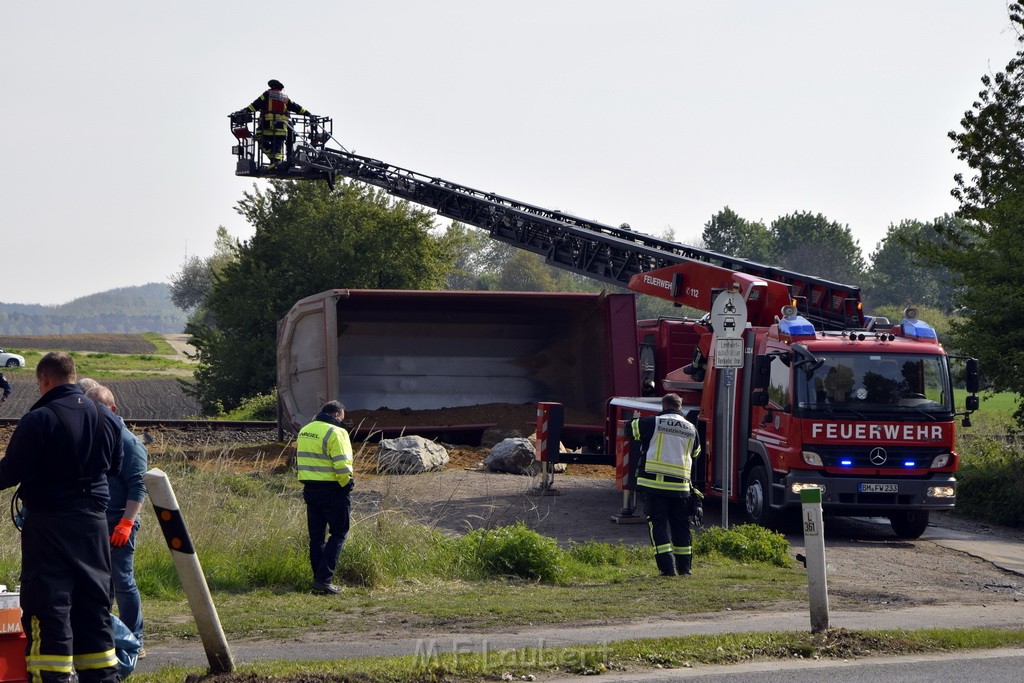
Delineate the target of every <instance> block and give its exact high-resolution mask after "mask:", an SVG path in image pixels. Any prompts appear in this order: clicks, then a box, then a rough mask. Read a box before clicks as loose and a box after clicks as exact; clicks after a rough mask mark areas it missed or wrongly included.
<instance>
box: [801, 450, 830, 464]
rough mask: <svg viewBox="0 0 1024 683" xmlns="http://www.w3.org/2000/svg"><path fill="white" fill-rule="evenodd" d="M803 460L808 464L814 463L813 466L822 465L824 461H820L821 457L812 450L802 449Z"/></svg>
mask: <svg viewBox="0 0 1024 683" xmlns="http://www.w3.org/2000/svg"><path fill="white" fill-rule="evenodd" d="M803 456H804V462H805V463H807V464H808V465H814V466H815V467H824V466H825V463H823V462H822V461H821V457H820V456H819V455H818V454H817V453H815V452H814V451H804V453H803Z"/></svg>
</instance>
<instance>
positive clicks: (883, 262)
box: [171, 4, 1024, 417]
mask: <svg viewBox="0 0 1024 683" xmlns="http://www.w3.org/2000/svg"><path fill="white" fill-rule="evenodd" d="M1009 10H1010V19H1011V22H1012V24H1013V25H1014V27H1015V28H1017V29H1018V35H1020V34H1021V31H1020V29H1022V28H1024V19H1022V17H1024V12H1022V10H1021V8H1020V5H1017V4H1013V5H1011V6H1010V8H1009ZM1022 74H1024V51H1021V52H1018V53H1017V55H1016V57H1015V58H1014V59H1013V60H1012V61H1011V62H1010V64H1009V65H1008V66H1007V67H1006V70H1005V72H1001V73H998V74H996V75H995V76H994V77H990V76H984V77H983V78H982V83H983V86H984V89H983V90H982V91H981V92H980V93H979V97H978V100H977V101H976V102H974V103H973V104H972V107H971V109H970V110H969V111H967V112H966V113H965V114H964V117H963V119H962V120H961V122H960V123H961V128H962V130H960V131H954V132H951V133H950V138H951V140H952V141H953V143H954V148H953V152H954V153H955V154H956V155H957V157H958V158H960V159H961V160H963V161H964V162H965V163H966V164H967V166H968V167H969V168H970V169H971V171H972V174H971V175H970V176H969V177H964V176H957V177H955V178H954V188H953V195H954V197H956V199H957V200H958V201H959V203H960V208H959V210H958V211H957V213H956V215H946V216H941V217H938V218H934V219H931V220H925V221H921V220H914V219H908V220H901V221H900V222H898V223H893V224H891V225H890V226H889V227H888V230H887V232H886V235H885V237H884V238H883V239H882V240H881V241H880V242H879V243H878V244H877V245H875V247H874V249H873V250H872V251H871V252H870V254H869V255H868V257H867V258H865V257H864V255H863V253H862V251H861V247H860V245H859V243H858V241H857V240H856V239H855V238H854V236H853V233H852V232H851V230H850V228H849V226H847V225H844V224H842V223H841V222H838V221H836V220H833V219H831V218H829V217H826V216H824V215H822V214H821V213H815V212H813V211H796V212H793V213H790V214H787V215H785V216H780V217H778V218H776V219H774V220H773V221H771V222H770V223H764V222H761V221H759V220H751V219H749V218H745V217H742V216H739V215H738V214H737V213H736V212H735V211H733V210H732V209H731V208H729V207H728V206H726V207H723V208H722V209H721V210H720V211H718V212H717V213H715V214H714V215H712V216H711V217H710V219H709V220H708V221H707V223H705V225H704V231H703V233H702V235H701V241H702V244H700V245H695V246H701V247H703V248H706V249H709V250H712V251H716V252H720V253H722V254H726V255H729V256H739V257H743V258H747V259H750V260H752V261H757V262H761V263H764V264H767V265H773V266H777V267H781V268H785V269H788V270H793V271H796V272H800V273H805V274H808V275H814V276H818V277H821V278H823V279H828V280H832V281H836V282H842V283H844V284H851V285H858V286H860V287H861V289H862V292H863V298H864V300H865V303H866V306H867V308H868V310H872V309H876V310H877V309H881V310H882V311H883V312H885V313H888V311H886V310H885V309H886V308H889V309H893V310H898V309H899V308H902V307H903V306H905V305H910V304H914V305H917V306H924V307H927V308H930V309H934V310H935V311H937V312H940V313H942V314H950V318H949V320H948V321H942V323H941V327H942V329H941V330H940V333H943V334H946V333H948V337H949V338H948V341H947V345H951V346H952V347H953V348H956V349H958V350H960V351H962V352H964V353H967V354H970V355H974V356H976V357H978V358H980V359H981V360H982V363H983V367H985V368H986V377H987V379H988V380H989V381H990V384H991V386H992V388H993V389H996V390H1010V391H1015V392H1017V393H1018V394H1020V393H1024V362H1022V361H1024V338H1022V337H1024V325H1022V324H1021V321H1022V320H1024V315H1021V314H1022V313H1024V311H1022V310H1020V309H1021V308H1022V307H1024V299H1022V297H1020V296H1019V290H1018V288H1017V285H1018V284H1021V279H1022V278H1024V275H1022V273H1024V269H1022V268H1021V267H1020V266H1021V264H1022V260H1024V259H1022V256H1024V240H1022V239H1021V234H1020V232H1021V226H1022V225H1024V192H1022V189H1024V187H1022V185H1024V163H1022V162H1024V147H1022V145H1024V143H1022V135H1024V126H1021V125H1020V121H1021V120H1024V104H1022V99H1024V98H1022V96H1024V76H1022ZM236 211H237V212H238V213H239V214H241V215H242V216H243V217H244V218H245V219H246V220H247V221H248V222H249V223H250V225H252V226H253V228H254V230H255V232H254V235H253V237H252V238H250V239H249V240H246V241H244V242H240V241H237V240H233V239H232V238H231V237H230V236H229V235H228V234H227V231H226V230H224V229H223V228H219V229H218V232H217V237H216V242H215V246H216V249H215V253H214V255H213V256H211V257H209V258H207V259H199V258H193V259H191V260H190V261H189V262H187V263H186V264H185V266H184V267H183V268H182V271H181V272H180V273H178V274H177V275H176V276H175V277H174V278H173V279H172V283H171V299H172V301H173V302H174V303H175V304H176V305H178V306H179V307H181V308H182V309H184V310H187V311H189V313H190V317H189V322H188V327H187V331H188V332H190V333H191V334H192V336H193V343H194V345H195V346H196V348H197V349H198V350H199V366H198V367H199V369H198V371H197V373H196V380H195V383H194V385H193V386H192V387H191V389H190V391H191V392H192V394H193V396H195V398H197V399H198V400H199V402H200V403H201V405H202V406H203V408H204V410H206V411H208V412H217V411H219V410H224V409H231V408H234V407H236V406H237V405H238V403H239V402H240V401H242V400H243V399H245V398H247V397H251V396H254V395H257V394H261V393H266V392H268V391H270V390H271V389H272V388H273V387H274V384H275V379H276V378H275V345H276V325H277V321H278V320H280V319H281V318H282V317H283V316H284V315H285V314H286V313H287V311H288V310H289V308H290V307H291V306H292V304H294V303H295V302H296V301H298V300H299V299H301V298H303V297H306V296H308V295H310V294H314V293H316V292H320V291H323V290H326V289H331V288H335V287H345V288H369V289H444V288H448V289H475V290H512V291H517V290H518V291H600V290H601V289H602V288H605V286H604V285H601V284H600V283H595V282H594V281H591V280H589V279H587V278H585V277H584V276H581V275H578V274H574V273H570V272H567V271H564V270H560V269H555V268H551V267H549V266H547V265H545V263H544V261H543V259H542V258H541V257H539V256H537V255H535V254H532V253H529V252H525V251H522V250H519V249H516V248H514V247H512V246H510V245H507V244H503V243H500V242H497V241H494V240H490V239H489V238H488V236H487V235H486V233H484V232H483V231H479V230H476V229H474V228H467V227H466V226H463V225H460V224H454V225H452V226H450V227H449V228H447V229H441V228H439V227H438V226H437V225H436V224H435V222H434V216H433V214H432V213H431V212H428V211H427V210H425V209H422V208H419V207H416V206H414V205H411V204H409V203H408V202H405V201H400V200H395V199H392V198H389V197H388V196H387V195H386V194H384V193H383V192H382V191H380V190H375V189H372V188H368V187H366V186H363V185H360V184H358V183H354V182H341V183H338V184H337V186H336V188H335V189H333V190H332V189H330V188H328V187H326V186H325V185H324V184H320V183H308V182H301V181H299V182H296V181H291V182H288V181H271V182H270V183H269V185H268V186H267V188H266V189H263V190H261V189H258V188H254V189H253V191H252V192H249V193H245V195H244V196H243V198H242V199H241V200H240V201H239V202H238V204H237V206H236ZM662 237H663V238H665V239H668V240H670V241H675V239H674V235H672V233H671V231H669V232H668V233H666V234H665V235H662ZM638 313H639V315H640V317H654V316H657V315H678V313H679V309H673V308H672V307H671V305H670V304H668V302H662V301H656V300H652V299H650V297H644V296H640V297H638ZM890 315H892V313H890ZM897 317H898V314H897ZM947 330H948V332H947ZM1018 417H1024V414H1021V413H1020V412H1019V414H1018Z"/></svg>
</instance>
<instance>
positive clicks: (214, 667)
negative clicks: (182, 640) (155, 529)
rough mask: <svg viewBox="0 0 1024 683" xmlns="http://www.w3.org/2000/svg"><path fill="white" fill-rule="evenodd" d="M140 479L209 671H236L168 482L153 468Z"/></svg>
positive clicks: (165, 476)
mask: <svg viewBox="0 0 1024 683" xmlns="http://www.w3.org/2000/svg"><path fill="white" fill-rule="evenodd" d="M142 480H143V482H144V483H145V484H146V490H147V491H148V493H149V499H150V500H151V501H152V502H153V509H154V510H155V511H156V518H157V520H158V521H159V522H160V529H161V530H162V531H163V533H164V539H165V540H166V541H167V547H168V548H170V550H171V558H172V559H173V560H174V568H175V569H176V570H177V572H178V579H179V580H180V581H181V587H182V588H183V589H184V590H185V597H186V598H188V604H189V607H190V608H191V609H192V616H193V617H194V618H195V620H196V626H197V627H198V629H199V637H200V639H201V640H202V641H203V649H205V650H206V659H207V661H208V662H209V663H210V672H211V673H214V674H221V673H231V672H232V671H234V668H235V663H234V660H232V658H231V649H230V648H229V647H228V641H227V638H226V637H225V636H224V629H223V628H221V625H220V618H219V617H218V616H217V608H216V607H214V605H213V598H212V597H211V596H210V588H209V586H207V585H206V576H205V575H204V574H203V568H202V566H200V564H199V557H198V556H197V555H196V550H195V548H194V547H193V546H192V539H191V538H190V537H189V535H188V528H187V527H186V526H185V519H184V517H182V516H181V510H180V509H179V508H178V499H177V498H175V497H174V489H173V488H171V482H170V480H168V478H167V475H166V474H164V472H163V471H162V470H159V469H156V468H154V469H151V470H150V471H149V472H146V474H144V475H143V476H142Z"/></svg>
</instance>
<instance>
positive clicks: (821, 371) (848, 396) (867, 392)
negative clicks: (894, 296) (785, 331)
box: [794, 353, 953, 419]
mask: <svg viewBox="0 0 1024 683" xmlns="http://www.w3.org/2000/svg"><path fill="white" fill-rule="evenodd" d="M815 356H816V357H817V358H818V359H819V360H823V361H824V362H823V363H822V364H821V367H819V368H818V369H816V370H815V371H814V372H813V373H811V374H810V375H809V376H808V373H807V372H805V371H804V369H803V368H800V367H796V368H794V373H795V374H794V384H795V385H796V392H795V397H796V407H797V410H799V411H806V412H827V413H835V412H844V411H845V412H850V413H853V414H854V415H857V414H862V413H865V412H871V413H877V412H879V411H884V412H886V413H903V412H905V413H908V416H909V415H914V414H916V415H920V414H921V413H924V414H925V415H928V416H929V417H930V418H932V419H934V418H937V417H938V414H949V413H951V412H952V411H953V404H952V393H953V392H952V387H951V384H950V378H949V371H948V366H947V365H946V359H945V356H940V355H910V354H902V353H889V354H886V353H835V354H815Z"/></svg>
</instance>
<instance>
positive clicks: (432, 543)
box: [0, 452, 805, 642]
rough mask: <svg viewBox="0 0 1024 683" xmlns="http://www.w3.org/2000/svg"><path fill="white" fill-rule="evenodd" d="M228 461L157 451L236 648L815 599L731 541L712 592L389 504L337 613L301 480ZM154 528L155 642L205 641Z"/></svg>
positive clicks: (587, 549) (352, 543)
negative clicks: (734, 553)
mask: <svg viewBox="0 0 1024 683" xmlns="http://www.w3.org/2000/svg"><path fill="white" fill-rule="evenodd" d="M223 455H224V457H223V458H221V459H216V460H213V461H212V462H210V461H207V462H198V461H196V460H194V459H193V458H192V457H191V456H188V455H186V454H184V453H182V452H172V453H170V454H157V453H152V454H151V461H150V465H151V466H152V467H159V468H160V469H162V470H163V471H164V472H166V473H167V474H168V477H169V480H170V482H171V484H172V486H173V487H174V489H175V491H176V492H177V493H176V495H177V499H178V502H179V505H180V506H181V509H182V514H183V517H184V519H185V522H186V524H187V525H188V527H189V529H190V534H191V536H192V539H193V542H194V544H195V546H196V549H197V553H198V558H199V560H200V562H201V563H202V566H203V569H204V573H205V575H206V579H207V583H208V584H209V586H210V589H211V592H212V593H213V595H214V597H215V600H216V602H217V606H218V611H219V612H220V615H221V619H222V621H223V624H224V628H225V632H226V633H228V634H229V635H231V636H233V637H244V636H264V637H286V636H287V635H288V634H289V633H293V632H294V631H295V630H296V629H298V630H303V631H324V632H334V631H339V630H343V631H345V632H349V633H351V632H360V631H362V632H367V631H371V630H373V629H376V628H379V626H380V623H381V619H382V618H384V617H383V616H382V615H386V619H387V620H388V621H394V622H402V621H404V623H407V624H410V625H413V626H416V627H423V628H430V627H434V626H438V625H443V624H445V623H450V622H452V621H455V622H458V623H459V624H460V625H464V626H465V627H467V628H489V627H494V626H497V625H506V626H507V625H509V624H531V623H532V624H538V623H547V624H558V623H566V622H576V621H581V620H582V621H588V620H604V619H618V618H621V619H628V618H632V617H635V616H636V614H638V613H640V614H666V615H672V614H684V613H694V612H703V611H717V610H724V609H748V608H752V607H754V606H756V605H762V604H769V603H777V602H779V601H793V600H801V599H802V596H803V592H804V589H803V586H804V583H805V578H804V574H803V571H802V570H798V569H796V568H793V567H791V566H789V564H790V563H789V562H788V560H786V561H778V560H779V558H778V557H774V558H770V560H771V562H774V564H771V563H764V564H763V563H757V562H752V563H746V564H744V563H741V562H739V561H737V560H736V559H733V558H732V557H730V553H731V551H730V549H729V544H727V543H724V542H719V543H710V544H708V543H705V544H704V545H703V546H701V545H700V544H699V543H698V553H697V555H696V565H697V567H698V571H700V573H701V581H700V583H699V584H698V583H695V582H690V583H687V582H676V583H673V582H665V581H663V580H661V578H660V577H658V576H657V575H656V574H657V572H656V569H655V566H654V562H653V561H652V558H651V555H650V549H649V548H646V547H643V548H636V547H632V546H625V545H609V544H604V543H596V542H591V543H582V544H575V545H570V546H568V547H559V546H558V545H557V544H556V543H555V541H554V540H553V539H550V538H546V537H544V536H541V535H539V534H537V533H536V532H534V531H533V530H531V529H529V528H527V527H526V526H525V525H522V524H521V523H520V524H515V525H512V526H510V527H498V528H493V529H486V530H484V529H480V530H477V531H473V532H470V533H469V534H466V535H463V536H452V535H448V534H444V533H442V532H441V531H439V530H438V529H436V528H434V527H432V526H430V524H429V520H428V521H427V523H426V524H424V523H422V522H420V521H417V520H413V519H410V518H409V517H408V516H407V515H406V514H404V513H401V512H399V511H398V510H396V509H389V508H387V507H384V505H386V504H385V503H381V504H380V505H377V506H376V507H374V506H369V505H367V506H365V507H357V510H356V514H354V516H353V526H352V533H351V535H350V537H349V542H348V543H347V544H346V547H345V551H344V552H343V553H342V557H341V561H340V563H339V570H338V577H339V579H340V581H341V582H343V583H344V584H346V599H345V600H344V601H336V602H335V603H333V604H331V605H330V607H329V608H328V609H326V610H325V609H324V605H325V603H324V601H323V600H322V599H321V598H320V597H319V596H314V595H312V594H310V593H309V592H308V590H309V566H308V561H307V559H306V554H307V547H306V545H307V542H306V538H307V536H306V529H305V508H304V505H303V502H302V499H301V489H300V486H299V484H298V483H297V482H296V481H295V478H294V473H293V472H290V471H285V472H279V471H276V469H275V467H274V466H273V464H272V463H271V462H270V461H272V460H276V457H277V455H278V454H277V453H274V452H268V453H267V455H266V457H265V459H263V460H260V459H259V458H257V462H256V463H255V467H254V471H252V472H248V473H243V474H239V473H236V472H234V471H232V468H231V462H230V457H229V456H230V453H229V452H225V453H224V454H223ZM5 499H6V497H5ZM5 502H6V500H5ZM142 524H143V530H144V531H143V533H142V534H140V535H139V545H138V549H137V552H136V562H135V566H136V579H137V581H138V583H139V586H140V589H141V590H142V592H143V596H144V603H145V605H146V607H145V609H146V622H147V633H148V634H149V638H150V639H151V641H152V642H159V641H160V639H162V638H166V637H180V638H195V637H196V635H197V633H196V630H195V625H194V623H193V622H192V620H191V619H187V618H185V619H183V618H182V616H183V615H187V614H188V610H187V607H186V606H185V602H184V597H183V594H182V592H181V589H180V586H179V581H178V578H177V574H176V572H175V569H174V566H173V562H172V559H171V556H170V554H169V553H168V551H167V549H166V545H165V542H164V540H163V538H162V536H161V535H160V534H158V533H155V529H156V528H157V524H156V521H155V517H154V514H153V511H152V507H151V506H148V505H147V506H145V507H144V508H143V517H142ZM146 530H148V531H146ZM758 532H760V533H761V534H769V533H770V532H767V531H765V530H758ZM735 533H736V534H740V533H741V532H739V531H737V532H735ZM698 540H699V539H698ZM745 545H749V544H748V543H745V542H743V543H741V542H733V543H732V546H733V547H739V546H745ZM18 546H19V544H18V542H17V532H15V531H14V529H13V528H12V527H11V526H10V525H0V583H7V584H9V585H13V584H15V583H16V582H17V575H18V565H19V558H20V551H19V547H18ZM702 547H706V548H707V550H706V554H705V552H704V551H701V550H700V548H702ZM787 549H788V547H782V548H779V549H778V550H779V551H780V552H781V553H782V554H783V555H785V553H786V550H787ZM666 605H669V606H670V607H667V608H666Z"/></svg>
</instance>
